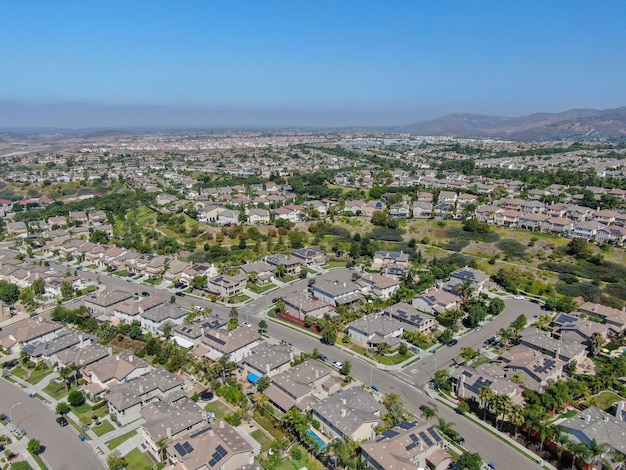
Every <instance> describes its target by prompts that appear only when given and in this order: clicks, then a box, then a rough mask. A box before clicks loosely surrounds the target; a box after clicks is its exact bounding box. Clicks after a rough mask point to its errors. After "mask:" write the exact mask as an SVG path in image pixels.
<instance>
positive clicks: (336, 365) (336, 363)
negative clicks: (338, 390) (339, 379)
mask: <svg viewBox="0 0 626 470" xmlns="http://www.w3.org/2000/svg"><path fill="white" fill-rule="evenodd" d="M342 365H343V364H342V363H341V362H338V361H335V362H333V367H336V368H337V369H341V366H342Z"/></svg>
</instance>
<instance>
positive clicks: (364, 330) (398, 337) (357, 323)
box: [348, 313, 404, 347]
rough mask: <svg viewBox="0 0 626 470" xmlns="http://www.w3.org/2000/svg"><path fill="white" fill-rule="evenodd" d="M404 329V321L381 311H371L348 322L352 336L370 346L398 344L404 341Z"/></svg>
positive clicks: (349, 333)
mask: <svg viewBox="0 0 626 470" xmlns="http://www.w3.org/2000/svg"><path fill="white" fill-rule="evenodd" d="M403 331H404V330H403V328H402V323H400V322H399V321H398V320H396V319H394V318H391V317H390V316H388V315H382V314H379V313H371V314H369V315H366V316H364V317H361V318H359V319H357V320H354V321H352V322H350V323H348V335H349V336H350V338H351V339H352V340H354V341H356V342H358V343H360V344H362V345H365V346H368V347H376V346H377V345H379V344H381V343H387V344H388V345H389V346H396V345H397V344H399V343H400V342H401V341H402V333H403Z"/></svg>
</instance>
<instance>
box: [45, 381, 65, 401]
mask: <svg viewBox="0 0 626 470" xmlns="http://www.w3.org/2000/svg"><path fill="white" fill-rule="evenodd" d="M43 391H44V392H46V393H47V394H48V395H50V396H51V397H52V398H54V399H55V400H61V399H62V398H63V397H65V396H66V395H67V388H65V384H64V383H63V382H57V381H56V380H51V381H50V383H49V384H48V385H46V386H45V387H44V389H43Z"/></svg>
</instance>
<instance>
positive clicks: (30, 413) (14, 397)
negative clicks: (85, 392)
mask: <svg viewBox="0 0 626 470" xmlns="http://www.w3.org/2000/svg"><path fill="white" fill-rule="evenodd" d="M16 403H21V404H20V405H17V406H14V405H15V404H16ZM10 407H13V409H12V410H11V418H12V419H13V422H14V423H15V425H16V426H17V427H18V428H19V429H23V430H25V431H26V436H25V437H24V439H30V438H35V439H39V441H41V444H42V445H43V446H45V448H46V449H45V451H44V452H43V453H42V454H41V457H42V458H43V460H44V461H45V463H46V465H47V466H48V468H50V469H51V470H91V469H94V470H100V469H103V468H105V467H104V465H103V463H102V462H101V461H100V459H99V458H98V457H97V456H96V455H95V454H94V452H93V450H92V449H91V447H90V446H89V444H88V443H87V442H82V441H81V440H80V439H79V438H78V434H77V432H76V431H75V430H74V428H73V427H72V426H65V427H63V428H62V427H60V426H59V425H58V424H57V423H56V421H55V415H54V413H53V412H52V411H50V410H49V409H48V408H46V407H45V406H44V405H43V404H42V403H41V402H40V401H39V400H38V399H37V398H29V397H28V395H27V394H26V393H24V392H23V391H22V390H21V389H20V388H19V387H16V386H14V385H13V384H11V383H9V382H7V381H5V380H0V409H1V410H2V412H3V413H7V414H8V411H9V408H10Z"/></svg>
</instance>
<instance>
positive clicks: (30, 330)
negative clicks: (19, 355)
mask: <svg viewBox="0 0 626 470" xmlns="http://www.w3.org/2000/svg"><path fill="white" fill-rule="evenodd" d="M62 330H63V325H61V324H60V323H57V322H53V321H50V320H44V318H43V317H37V318H29V319H27V320H25V321H24V322H22V323H21V324H20V327H19V328H18V329H17V330H15V333H13V334H12V335H9V338H7V339H9V340H10V341H12V342H13V344H17V346H18V347H20V348H23V347H25V346H28V345H29V344H33V343H39V342H45V341H49V340H51V339H54V338H56V337H57V336H58V335H59V334H60V333H61V331H62ZM5 347H11V346H5Z"/></svg>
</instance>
